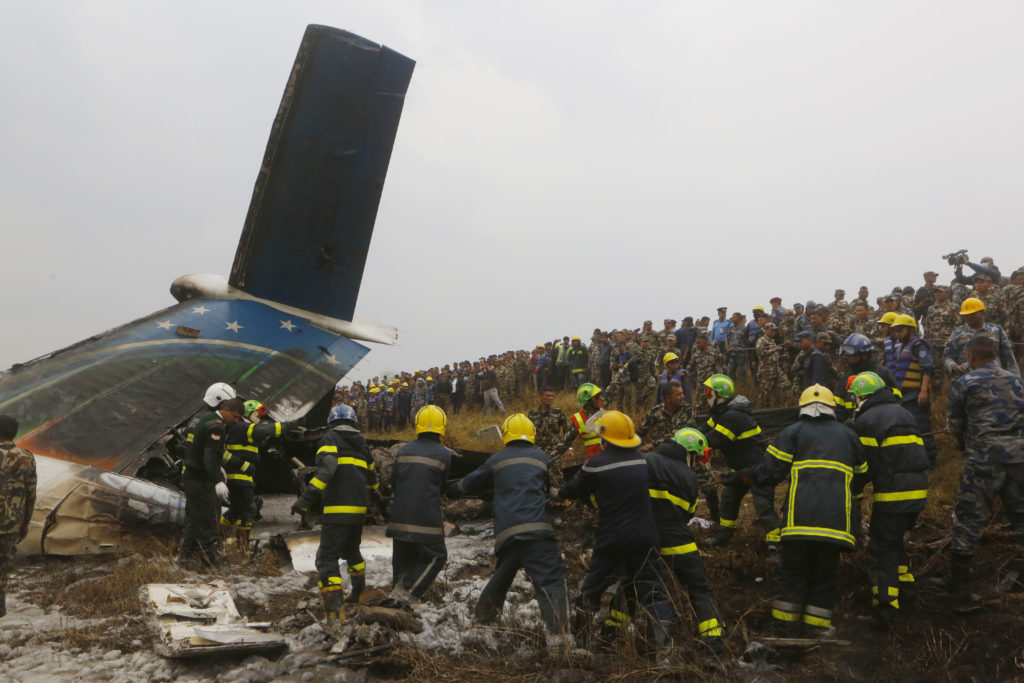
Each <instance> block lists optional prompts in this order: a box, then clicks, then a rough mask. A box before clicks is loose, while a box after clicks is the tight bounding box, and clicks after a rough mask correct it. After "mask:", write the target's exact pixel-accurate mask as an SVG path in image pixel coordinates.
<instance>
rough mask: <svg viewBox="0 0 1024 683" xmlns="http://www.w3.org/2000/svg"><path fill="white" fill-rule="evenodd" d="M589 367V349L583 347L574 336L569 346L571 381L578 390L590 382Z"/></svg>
mask: <svg viewBox="0 0 1024 683" xmlns="http://www.w3.org/2000/svg"><path fill="white" fill-rule="evenodd" d="M588 365H590V357H589V355H588V353H587V347H586V346H584V345H583V342H581V341H580V338H579V337H577V336H573V338H572V343H571V344H570V346H569V379H570V381H571V386H572V387H573V388H576V389H578V388H579V386H580V385H581V384H584V383H586V382H587V381H588V380H587V366H588ZM595 379H596V378H595Z"/></svg>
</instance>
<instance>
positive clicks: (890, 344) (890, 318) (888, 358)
mask: <svg viewBox="0 0 1024 683" xmlns="http://www.w3.org/2000/svg"><path fill="white" fill-rule="evenodd" d="M898 317H899V313H897V312H895V311H887V312H886V313H885V314H884V315H882V317H881V318H879V319H878V334H879V335H881V337H882V365H884V366H885V367H887V368H889V370H892V369H893V368H894V367H896V356H897V355H899V352H900V350H899V346H898V345H897V342H896V340H894V339H893V337H892V324H893V323H894V322H896V318H898Z"/></svg>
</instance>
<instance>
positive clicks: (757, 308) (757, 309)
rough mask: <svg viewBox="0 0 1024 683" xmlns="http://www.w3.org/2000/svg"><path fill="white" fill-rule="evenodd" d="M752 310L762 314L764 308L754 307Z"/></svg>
mask: <svg viewBox="0 0 1024 683" xmlns="http://www.w3.org/2000/svg"><path fill="white" fill-rule="evenodd" d="M752 310H755V311H761V312H762V313H764V306H754V308H753V309H752Z"/></svg>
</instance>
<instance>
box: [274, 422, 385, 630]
mask: <svg viewBox="0 0 1024 683" xmlns="http://www.w3.org/2000/svg"><path fill="white" fill-rule="evenodd" d="M327 427H328V429H327V431H326V432H325V433H324V436H323V438H322V439H321V440H320V445H319V447H318V448H317V451H316V474H314V475H313V478H312V479H310V480H309V486H308V487H306V490H305V491H303V492H302V495H301V496H299V498H298V500H296V501H295V502H294V503H292V508H291V512H292V514H293V515H294V514H301V513H303V512H306V511H307V510H308V509H309V508H310V507H311V506H312V505H313V504H315V503H317V502H318V501H321V500H322V503H323V508H324V517H323V523H322V524H321V527H320V547H319V548H318V549H317V551H316V571H317V575H318V576H319V579H320V582H319V585H320V599H321V600H322V601H323V607H324V620H325V621H327V622H335V623H337V622H339V621H342V620H344V618H345V607H344V603H345V602H351V603H357V602H359V596H360V595H361V594H362V592H363V589H364V588H365V587H366V562H364V561H363V556H362V554H361V553H360V552H359V543H360V542H361V541H362V538H363V522H365V521H366V508H367V506H368V505H369V502H370V500H369V499H370V493H371V492H372V493H373V494H374V495H377V491H378V485H377V473H376V472H375V471H374V467H373V456H372V455H370V449H369V447H368V446H367V445H366V438H365V437H364V436H363V435H362V434H360V433H359V430H358V429H357V428H356V413H355V411H354V410H353V409H352V406H349V405H346V404H344V403H341V404H338V405H336V406H334V407H333V408H331V412H330V413H329V414H328V415H327ZM339 558H340V559H343V560H345V564H347V565H348V576H349V579H351V581H352V592H351V593H349V594H348V597H347V598H346V597H345V595H344V593H342V587H341V567H340V565H339V563H338V560H339Z"/></svg>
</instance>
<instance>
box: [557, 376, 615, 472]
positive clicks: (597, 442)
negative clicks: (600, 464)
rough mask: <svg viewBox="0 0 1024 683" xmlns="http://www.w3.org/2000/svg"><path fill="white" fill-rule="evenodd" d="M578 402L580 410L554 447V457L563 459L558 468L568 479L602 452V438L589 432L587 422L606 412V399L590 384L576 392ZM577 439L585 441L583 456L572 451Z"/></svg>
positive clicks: (596, 387) (594, 385)
mask: <svg viewBox="0 0 1024 683" xmlns="http://www.w3.org/2000/svg"><path fill="white" fill-rule="evenodd" d="M576 402H577V403H579V404H580V410H579V412H576V413H573V414H572V416H571V417H570V418H569V425H570V426H569V429H568V430H566V432H565V436H564V437H563V438H562V440H561V441H560V442H559V443H558V444H557V445H556V446H555V447H554V455H555V456H559V457H561V462H560V463H559V465H558V466H559V467H560V468H561V469H562V474H563V475H565V478H566V479H572V477H573V475H574V474H576V472H577V471H578V470H579V468H580V466H581V465H582V464H583V463H584V462H585V461H586V460H587V459H588V458H590V457H591V456H592V455H594V454H596V453H600V452H601V437H600V436H598V435H597V434H595V433H594V432H591V431H587V420H589V419H590V418H592V417H593V416H594V415H596V414H597V413H599V412H600V411H602V410H604V397H602V396H601V389H600V388H598V386H597V385H596V384H591V383H590V382H587V383H586V384H581V385H580V388H579V389H577V390H576ZM576 437H579V438H580V439H582V440H583V449H584V451H583V455H582V456H581V455H577V454H576V453H575V452H573V449H572V444H573V442H575V441H576ZM566 452H568V456H565V455H563V453H566Z"/></svg>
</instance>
